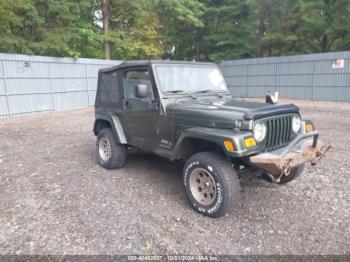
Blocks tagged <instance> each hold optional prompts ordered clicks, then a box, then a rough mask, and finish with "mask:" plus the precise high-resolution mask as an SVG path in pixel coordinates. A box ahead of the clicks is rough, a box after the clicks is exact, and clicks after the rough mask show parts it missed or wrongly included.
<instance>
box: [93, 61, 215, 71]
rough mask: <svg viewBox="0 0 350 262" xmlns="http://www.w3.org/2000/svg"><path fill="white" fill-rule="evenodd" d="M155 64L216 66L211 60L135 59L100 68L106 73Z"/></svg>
mask: <svg viewBox="0 0 350 262" xmlns="http://www.w3.org/2000/svg"><path fill="white" fill-rule="evenodd" d="M154 64H177V65H207V66H208V65H211V66H213V65H214V66H216V64H214V63H209V62H188V61H171V60H134V61H124V62H122V63H120V64H119V65H115V66H112V67H108V68H103V69H100V70H99V72H101V73H106V72H110V71H115V70H118V69H121V68H126V67H131V66H148V65H154Z"/></svg>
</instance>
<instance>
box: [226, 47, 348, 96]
mask: <svg viewBox="0 0 350 262" xmlns="http://www.w3.org/2000/svg"><path fill="white" fill-rule="evenodd" d="M220 67H221V70H222V72H223V74H224V77H225V79H226V81H227V83H228V85H229V87H230V90H231V93H232V94H233V95H234V96H236V97H263V96H265V95H266V91H267V90H271V91H279V95H280V97H288V98H297V99H310V100H327V101H350V52H337V53H323V54H310V55H298V56H285V57H271V58H257V59H244V60H233V61H223V62H221V63H220Z"/></svg>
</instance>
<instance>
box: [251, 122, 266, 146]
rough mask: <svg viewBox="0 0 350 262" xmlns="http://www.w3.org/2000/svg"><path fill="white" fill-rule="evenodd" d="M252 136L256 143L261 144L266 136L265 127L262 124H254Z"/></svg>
mask: <svg viewBox="0 0 350 262" xmlns="http://www.w3.org/2000/svg"><path fill="white" fill-rule="evenodd" d="M253 135H254V138H255V140H256V141H257V142H261V141H263V140H264V138H265V136H266V126H265V124H264V123H262V122H255V124H254V128H253Z"/></svg>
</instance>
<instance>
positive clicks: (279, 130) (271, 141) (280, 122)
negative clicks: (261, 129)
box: [265, 116, 292, 151]
mask: <svg viewBox="0 0 350 262" xmlns="http://www.w3.org/2000/svg"><path fill="white" fill-rule="evenodd" d="M265 123H266V127H267V134H266V136H267V139H266V150H267V151H271V150H274V149H277V148H280V147H284V146H286V145H287V144H288V143H289V142H290V140H291V133H292V116H282V117H278V118H273V119H268V120H266V122H265Z"/></svg>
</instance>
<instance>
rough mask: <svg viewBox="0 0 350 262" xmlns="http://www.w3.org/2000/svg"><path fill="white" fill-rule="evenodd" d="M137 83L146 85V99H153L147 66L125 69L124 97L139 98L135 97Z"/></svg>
mask: <svg viewBox="0 0 350 262" xmlns="http://www.w3.org/2000/svg"><path fill="white" fill-rule="evenodd" d="M139 84H143V85H147V86H148V99H149V98H150V99H154V94H153V90H152V79H151V73H150V71H149V70H148V69H147V68H142V69H136V70H128V71H126V73H125V84H124V95H125V98H127V99H139V98H136V97H135V87H136V86H137V85H139Z"/></svg>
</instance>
